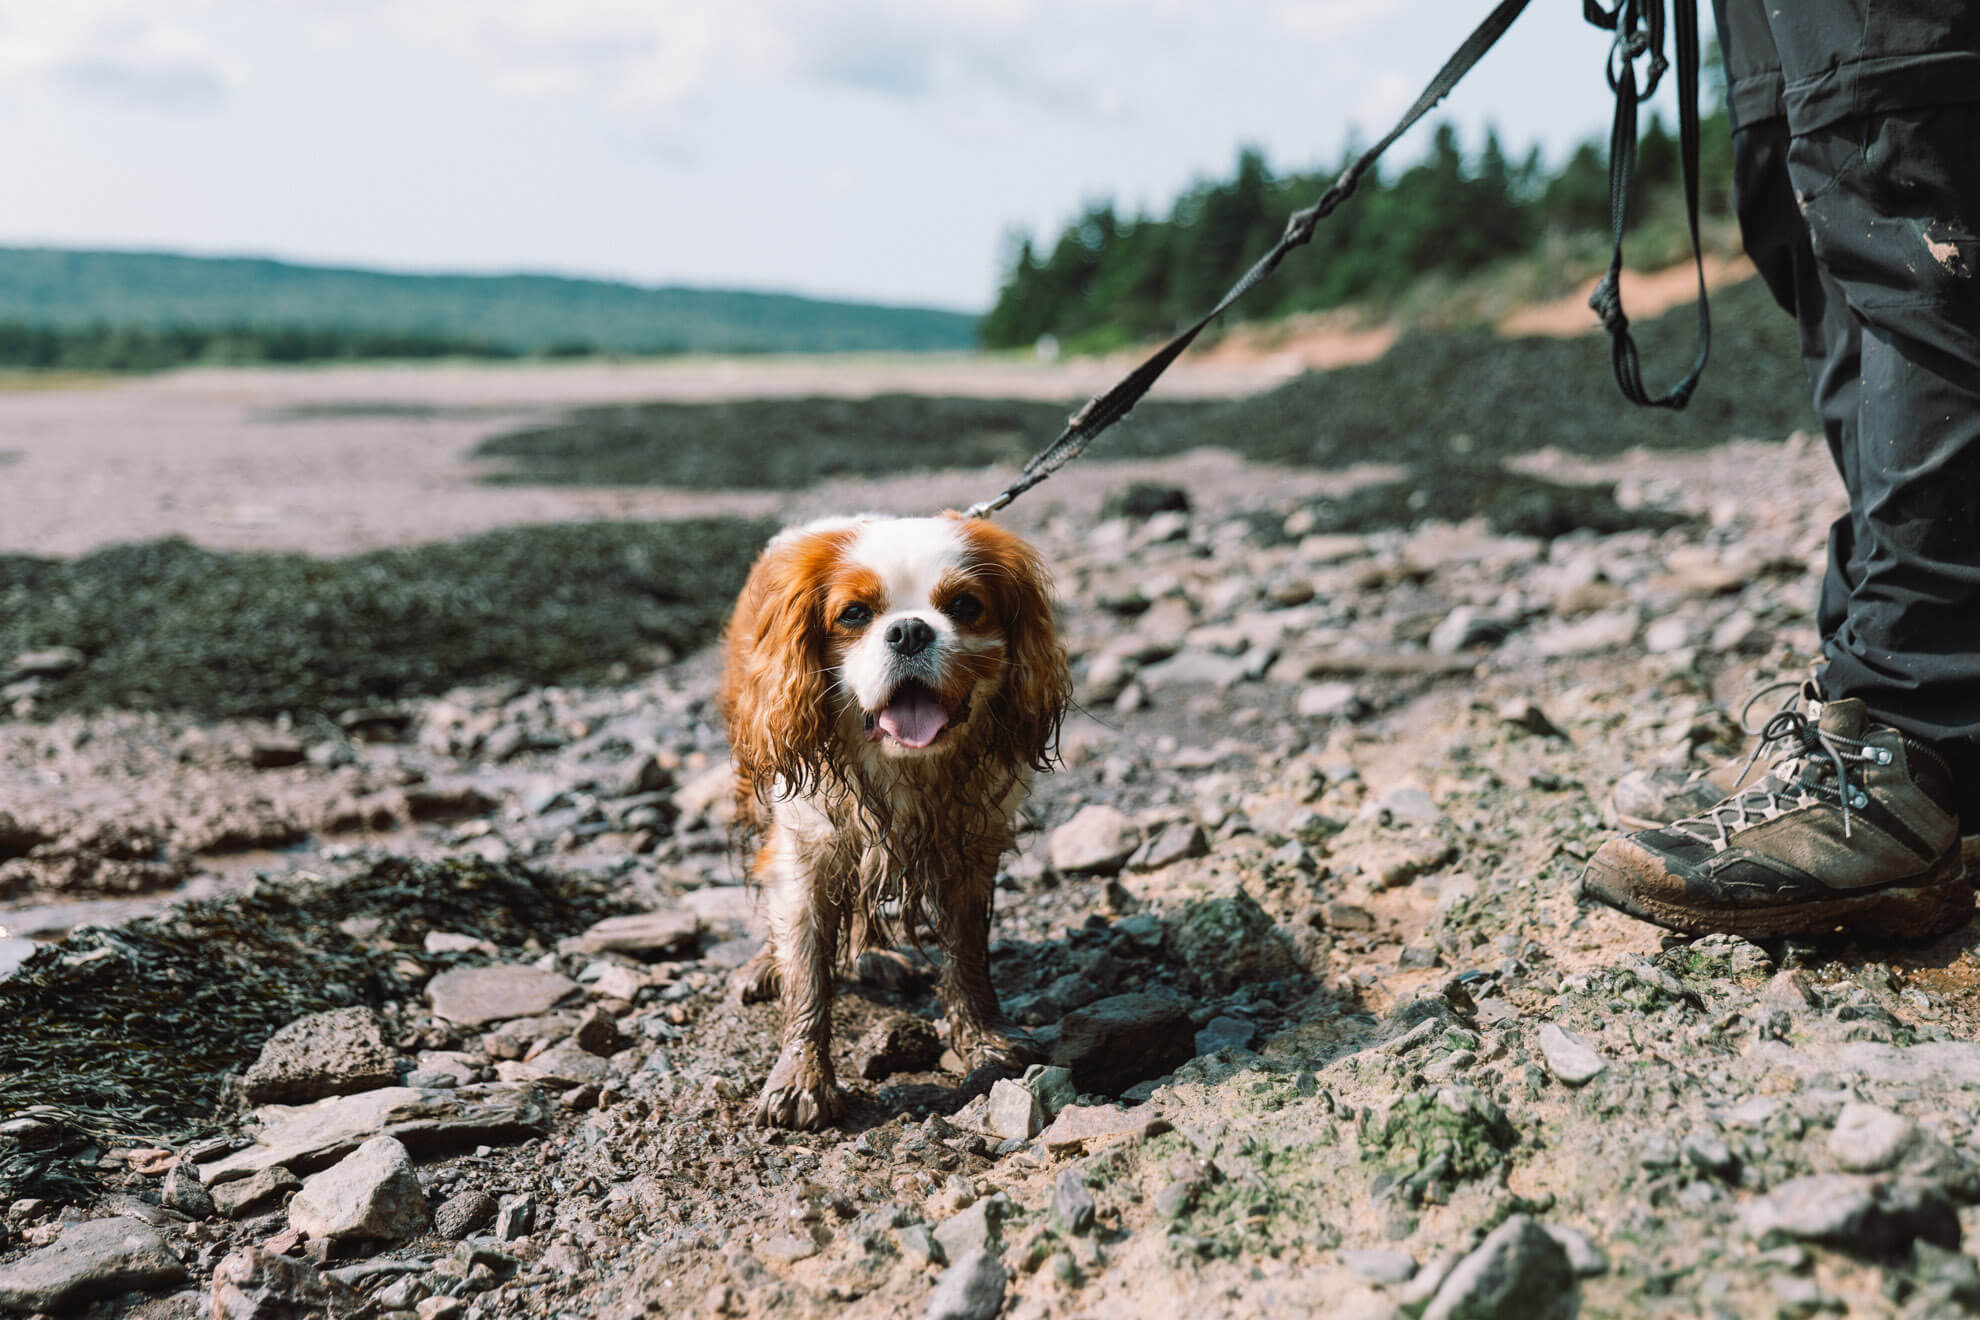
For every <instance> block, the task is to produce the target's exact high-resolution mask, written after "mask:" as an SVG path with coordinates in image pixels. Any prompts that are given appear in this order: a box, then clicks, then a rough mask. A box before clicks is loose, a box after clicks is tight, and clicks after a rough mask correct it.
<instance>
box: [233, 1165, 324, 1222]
mask: <svg viewBox="0 0 1980 1320" xmlns="http://www.w3.org/2000/svg"><path fill="white" fill-rule="evenodd" d="M301 1186H302V1179H300V1178H298V1177H296V1175H295V1174H293V1173H290V1172H289V1171H288V1170H287V1169H285V1168H283V1167H282V1166H281V1165H279V1164H278V1165H274V1166H272V1167H270V1168H266V1169H262V1170H260V1171H258V1172H256V1173H253V1174H250V1175H249V1176H247V1177H245V1178H237V1179H235V1180H234V1181H232V1182H224V1183H220V1184H219V1185H218V1186H216V1187H214V1188H213V1189H212V1196H213V1208H214V1209H216V1210H218V1211H219V1212H220V1213H221V1214H223V1215H225V1216H226V1217H227V1218H229V1219H245V1218H246V1217H247V1216H249V1215H254V1214H260V1213H261V1212H262V1211H263V1210H267V1209H270V1208H271V1207H274V1206H276V1205H279V1204H280V1203H281V1201H282V1198H284V1197H286V1196H287V1195H288V1194H289V1193H290V1192H293V1191H295V1190H296V1189H297V1188H299V1187H301Z"/></svg>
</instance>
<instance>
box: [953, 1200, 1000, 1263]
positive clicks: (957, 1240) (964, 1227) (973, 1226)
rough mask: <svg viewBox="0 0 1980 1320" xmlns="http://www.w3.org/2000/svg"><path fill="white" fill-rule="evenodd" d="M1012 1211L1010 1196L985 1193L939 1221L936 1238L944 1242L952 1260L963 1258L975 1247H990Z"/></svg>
mask: <svg viewBox="0 0 1980 1320" xmlns="http://www.w3.org/2000/svg"><path fill="white" fill-rule="evenodd" d="M1010 1211H1011V1199H1010V1197H1008V1196H1006V1195H1004V1194H1003V1193H1002V1192H998V1193H997V1194H996V1195H995V1196H986V1197H984V1198H983V1199H982V1200H980V1201H978V1202H977V1203H976V1204H974V1205H972V1206H970V1207H969V1208H968V1209H967V1210H964V1211H962V1212H961V1213H959V1214H954V1215H950V1216H949V1217H948V1218H947V1219H945V1220H943V1221H942V1222H941V1223H939V1224H937V1225H936V1226H935V1240H936V1241H937V1242H939V1243H941V1244H942V1250H943V1251H945V1252H947V1253H948V1257H949V1259H950V1260H953V1261H960V1260H962V1259H963V1257H965V1256H967V1255H968V1254H969V1253H970V1252H972V1251H988V1250H990V1249H991V1248H992V1247H994V1246H995V1245H996V1244H997V1241H998V1236H999V1234H1000V1233H1001V1232H1002V1231H1003V1227H1004V1220H1005V1219H1006V1218H1008V1217H1009V1215H1010Z"/></svg>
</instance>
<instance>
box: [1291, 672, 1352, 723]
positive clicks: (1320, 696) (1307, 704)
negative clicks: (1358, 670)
mask: <svg viewBox="0 0 1980 1320" xmlns="http://www.w3.org/2000/svg"><path fill="white" fill-rule="evenodd" d="M1293 709H1294V711H1295V712H1297V713H1298V715H1299V716H1300V718H1301V719H1308V720H1351V719H1353V718H1354V717H1355V716H1357V715H1360V714H1361V713H1363V712H1364V711H1366V710H1367V709H1368V703H1367V702H1366V701H1364V700H1363V699H1362V696H1361V691H1360V689H1359V688H1357V687H1355V685H1354V684H1352V683H1349V682H1347V681H1345V680H1343V679H1331V680H1329V681H1327V682H1324V683H1310V684H1308V685H1307V686H1305V687H1303V688H1301V689H1300V691H1299V696H1298V697H1297V698H1295V699H1294V702H1293Z"/></svg>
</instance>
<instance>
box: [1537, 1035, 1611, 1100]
mask: <svg viewBox="0 0 1980 1320" xmlns="http://www.w3.org/2000/svg"><path fill="white" fill-rule="evenodd" d="M1540 1053H1541V1055H1542V1056H1543V1057H1545V1058H1546V1060H1547V1070H1548V1071H1549V1072H1551V1073H1553V1074H1554V1076H1556V1077H1558V1078H1560V1079H1561V1081H1563V1082H1565V1083H1566V1084H1567V1085H1569V1086H1584V1085H1586V1084H1587V1083H1589V1082H1591V1081H1593V1080H1594V1079H1595V1078H1597V1077H1599V1076H1600V1075H1601V1074H1602V1072H1603V1070H1604V1069H1606V1068H1607V1067H1608V1066H1609V1062H1608V1060H1607V1059H1604V1058H1603V1057H1602V1055H1601V1052H1600V1051H1598V1050H1597V1049H1596V1048H1595V1047H1594V1046H1593V1045H1590V1044H1589V1043H1588V1042H1587V1041H1585V1040H1583V1039H1582V1038H1581V1037H1579V1036H1577V1035H1575V1034H1574V1033H1573V1032H1572V1031H1568V1030H1567V1029H1566V1028H1564V1027H1562V1026H1560V1025H1559V1024H1558V1023H1553V1022H1549V1023H1548V1024H1547V1025H1546V1026H1544V1027H1542V1028H1540Z"/></svg>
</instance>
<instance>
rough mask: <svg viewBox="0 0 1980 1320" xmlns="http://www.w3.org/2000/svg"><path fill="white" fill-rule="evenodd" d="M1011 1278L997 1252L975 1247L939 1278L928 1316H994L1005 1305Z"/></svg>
mask: <svg viewBox="0 0 1980 1320" xmlns="http://www.w3.org/2000/svg"><path fill="white" fill-rule="evenodd" d="M1008 1279H1009V1276H1008V1275H1007V1274H1005V1273H1004V1267H1003V1265H1002V1264H1001V1263H999V1262H998V1260H997V1258H996V1257H995V1256H992V1255H991V1254H990V1253H989V1252H987V1251H972V1252H970V1253H969V1254H968V1255H966V1256H963V1257H961V1258H960V1259H958V1260H957V1261H956V1263H955V1264H953V1265H951V1266H949V1268H948V1269H946V1270H944V1271H942V1277H941V1278H939V1279H937V1280H936V1281H935V1290H934V1291H933V1292H931V1293H930V1294H929V1295H928V1310H927V1312H926V1313H925V1320H991V1317H993V1316H995V1315H996V1314H997V1312H998V1311H1000V1310H1002V1309H1003V1306H1004V1285H1005V1283H1006V1282H1007V1281H1008Z"/></svg>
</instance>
